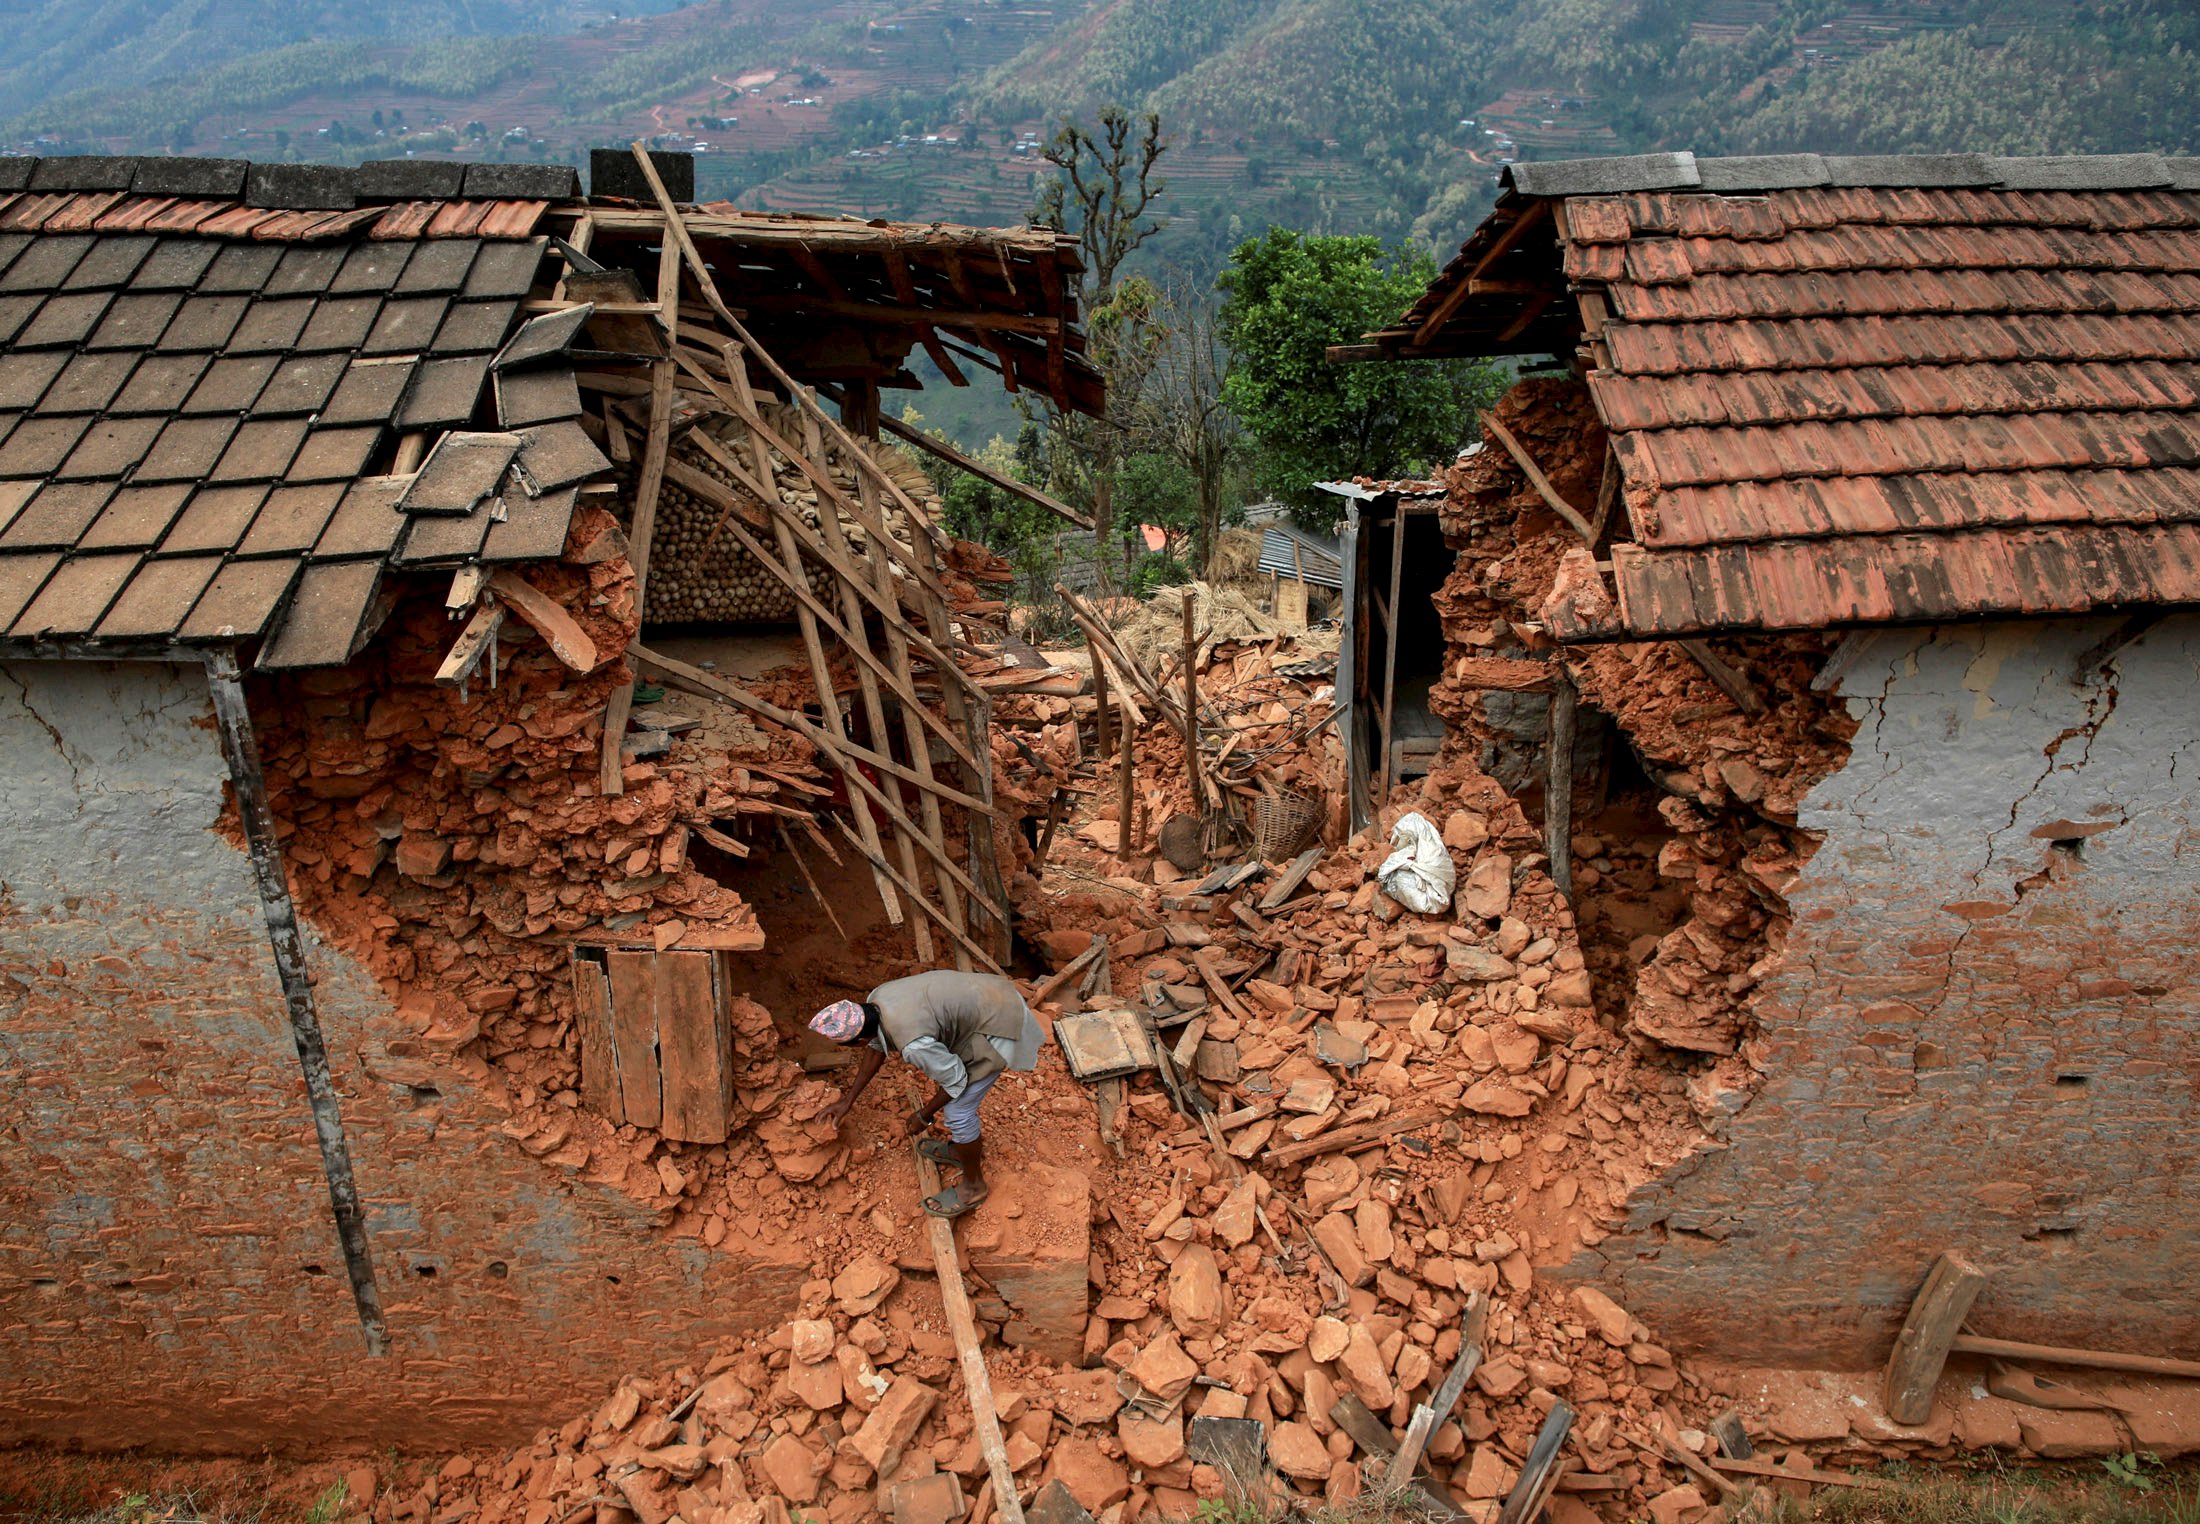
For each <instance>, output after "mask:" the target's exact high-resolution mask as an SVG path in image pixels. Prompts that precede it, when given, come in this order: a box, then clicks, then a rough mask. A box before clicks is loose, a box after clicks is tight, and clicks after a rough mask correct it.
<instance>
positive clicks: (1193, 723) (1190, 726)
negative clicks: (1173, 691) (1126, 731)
mask: <svg viewBox="0 0 2200 1524" xmlns="http://www.w3.org/2000/svg"><path fill="white" fill-rule="evenodd" d="M1195 612H1196V611H1195V610H1194V609H1193V607H1192V590H1191V589H1190V588H1189V587H1187V588H1185V589H1184V781H1185V783H1186V785H1188V786H1189V787H1190V789H1191V791H1192V813H1193V814H1195V815H1197V814H1201V813H1203V812H1204V811H1205V809H1206V804H1207V802H1206V800H1205V799H1203V798H1202V797H1201V789H1200V786H1199V670H1198V667H1199V664H1198V663H1197V662H1196V661H1195V660H1194V659H1193V658H1194V657H1196V656H1197V655H1198V654H1199V649H1198V647H1199V636H1198V635H1197V634H1196V633H1195V631H1194V627H1193V619H1194V616H1195Z"/></svg>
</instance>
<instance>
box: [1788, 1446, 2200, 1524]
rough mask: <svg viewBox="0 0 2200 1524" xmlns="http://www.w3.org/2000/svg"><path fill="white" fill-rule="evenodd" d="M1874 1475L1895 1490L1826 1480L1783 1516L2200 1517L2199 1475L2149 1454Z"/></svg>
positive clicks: (1970, 1520) (1991, 1522) (1816, 1519)
mask: <svg viewBox="0 0 2200 1524" xmlns="http://www.w3.org/2000/svg"><path fill="white" fill-rule="evenodd" d="M1877 1475H1879V1476H1881V1477H1883V1478H1885V1479H1886V1480H1888V1481H1891V1482H1893V1483H1894V1484H1895V1490H1894V1491H1892V1492H1865V1491H1860V1490H1855V1489H1851V1488H1846V1487H1826V1488H1822V1489H1820V1491H1819V1492H1818V1494H1817V1496H1815V1497H1813V1498H1812V1499H1811V1500H1810V1501H1809V1502H1808V1503H1788V1504H1784V1505H1783V1506H1782V1507H1781V1509H1780V1511H1779V1512H1778V1513H1777V1514H1776V1515H1775V1518H1776V1520H1777V1521H1778V1524H1806V1521H1808V1524H2200V1476H2196V1475H2195V1474H2194V1473H2193V1472H2191V1471H2178V1472H2169V1471H2165V1470H2164V1468H2163V1466H2162V1463H2161V1462H2160V1461H2159V1460H2157V1459H2155V1458H2154V1457H2153V1456H2150V1455H2121V1456H2115V1457H2112V1458H2110V1459H2108V1460H2106V1461H2098V1462H2095V1463H2093V1464H2092V1465H2090V1466H2087V1465H2072V1466H2069V1467H2065V1468H2056V1469H2042V1470H2030V1469H2027V1470H2002V1469H2000V1468H1998V1467H1997V1468H1993V1469H1990V1470H1978V1471H1931V1472H1918V1471H1907V1470H1905V1469H1903V1468H1899V1467H1897V1468H1891V1469H1889V1470H1887V1471H1883V1472H1879V1473H1877Z"/></svg>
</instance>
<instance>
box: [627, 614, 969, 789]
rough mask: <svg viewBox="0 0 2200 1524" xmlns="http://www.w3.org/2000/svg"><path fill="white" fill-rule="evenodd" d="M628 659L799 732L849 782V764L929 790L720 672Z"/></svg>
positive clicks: (669, 660)
mask: <svg viewBox="0 0 2200 1524" xmlns="http://www.w3.org/2000/svg"><path fill="white" fill-rule="evenodd" d="M626 654H627V655H628V657H629V658H631V659H632V660H634V661H638V662H640V663H641V664H642V665H643V666H645V667H649V668H651V669H653V670H655V671H656V672H657V673H659V674H660V675H662V676H663V677H665V678H667V679H668V680H670V681H671V682H672V683H673V684H675V685H676V686H678V687H681V688H685V689H687V690H688V691H689V692H690V693H699V694H701V695H703V696H704V697H705V698H721V699H724V700H725V701H726V702H727V703H729V704H732V705H733V706H734V707H735V708H737V709H744V710H746V711H748V712H749V713H750V714H753V715H756V716H758V717H760V718H762V719H766V720H769V721H771V722H772V723H773V724H774V725H779V726H783V727H785V728H786V729H788V730H791V731H793V732H794V733H795V734H796V735H799V736H801V737H803V738H804V739H805V740H807V741H809V742H810V743H811V744H812V745H814V746H815V747H817V749H818V750H819V751H822V752H824V753H825V754H826V755H827V757H828V758H830V759H831V760H832V762H833V764H834V766H836V767H839V768H840V769H841V776H842V777H843V778H846V777H847V776H848V769H847V768H846V766H845V765H844V760H843V759H844V758H845V759H848V760H853V761H859V762H866V763H869V764H870V765H871V766H872V767H875V768H877V769H878V770H879V771H880V772H882V773H887V774H890V775H891V776H893V777H896V778H899V779H901V780H902V781H903V782H905V783H914V784H916V785H918V786H919V787H920V788H921V787H922V786H923V785H924V778H923V776H922V775H921V774H919V773H917V772H916V771H915V770H914V769H912V768H907V767H904V766H902V765H901V764H900V763H899V762H896V761H895V760H894V759H893V758H892V757H889V756H886V755H884V754H883V753H881V752H877V751H874V750H872V749H871V748H870V747H868V746H859V745H857V744H856V743H855V742H853V741H850V740H848V739H847V738H846V737H842V738H841V739H840V740H839V741H837V742H836V741H835V740H834V739H833V738H832V737H831V736H829V735H827V734H826V733H825V732H824V731H823V730H820V729H819V728H818V727H817V726H815V725H812V724H811V723H810V722H809V721H808V720H806V719H804V718H803V717H802V716H801V715H799V714H795V713H793V712H791V711H789V710H785V709H782V708H780V707H779V706H778V705H777V704H774V703H772V702H771V701H770V700H768V699H761V698H758V697H757V696H756V695H755V694H753V693H751V692H749V691H748V690H747V689H746V688H743V687H741V686H739V685H738V684H735V683H731V682H728V681H727V680H726V679H725V678H722V677H720V676H718V674H716V673H715V672H705V671H704V670H703V669H702V668H700V667H692V666H689V665H688V664H687V663H686V662H684V661H681V660H679V659H678V658H677V657H672V656H666V655H664V654H663V653H662V652H659V651H652V650H651V649H649V647H647V646H645V645H643V644H642V643H641V642H640V641H634V642H632V643H630V644H629V645H628V646H627V648H626ZM865 781H866V782H867V781H868V780H865ZM856 786H857V787H858V788H859V789H860V788H862V786H863V785H862V784H861V783H859V784H857V785H856ZM933 788H934V789H935V790H936V791H937V792H938V794H939V795H940V797H941V798H943V799H945V800H947V801H949V802H950V803H952V804H959V805H961V806H962V807H963V808H964V809H966V810H968V809H974V810H979V811H982V812H984V813H985V814H988V815H992V814H996V813H998V812H997V811H996V810H995V809H994V808H993V806H992V805H991V804H989V803H987V802H986V801H985V800H983V799H979V798H977V797H976V796H974V795H971V794H966V793H964V792H962V791H961V790H960V789H956V788H951V787H949V786H948V785H947V784H945V783H935V784H934V785H933Z"/></svg>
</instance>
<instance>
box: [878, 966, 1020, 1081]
mask: <svg viewBox="0 0 2200 1524" xmlns="http://www.w3.org/2000/svg"><path fill="white" fill-rule="evenodd" d="M869 998H870V1003H871V1004H873V1005H875V1006H877V1007H878V1011H879V1029H878V1034H877V1036H875V1037H873V1038H872V1040H871V1045H872V1046H873V1047H875V1048H877V1049H878V1050H879V1051H880V1052H882V1053H899V1054H900V1055H901V1056H902V1057H903V1058H906V1059H908V1060H909V1062H911V1063H912V1064H915V1065H916V1066H917V1067H918V1068H919V1069H922V1070H923V1071H924V1072H925V1073H926V1074H927V1075H929V1076H931V1078H932V1080H933V1082H934V1083H935V1084H937V1085H938V1086H939V1087H940V1088H941V1089H942V1090H944V1091H946V1092H947V1094H948V1098H949V1099H951V1100H952V1099H954V1098H955V1097H957V1096H959V1095H961V1094H962V1093H963V1091H964V1090H966V1089H968V1088H969V1087H970V1086H971V1085H972V1084H975V1083H976V1082H977V1081H979V1080H982V1079H984V1078H986V1077H987V1076H988V1075H992V1074H998V1073H999V1072H1000V1071H1001V1070H1002V1069H1004V1068H1006V1069H1033V1068H1036V1067H1038V1063H1039V1047H1040V1044H1041V1043H1043V1042H1044V1041H1045V1040H1046V1035H1045V1034H1044V1033H1043V1032H1041V1031H1040V1030H1039V1023H1038V1021H1037V1020H1036V1019H1035V1018H1034V1017H1033V1016H1032V1014H1031V1009H1030V1007H1028V1006H1026V1005H1025V1004H1024V997H1023V992H1022V991H1021V990H1019V989H1017V988H1016V986H1015V985H1014V984H1013V983H1011V982H1010V981H1009V980H1006V979H1003V978H1001V977H1000V976H999V975H997V974H966V973H961V972H958V971H956V970H954V969H934V970H933V971H932V972H930V973H924V974H911V975H910V976H909V977H908V978H906V979H890V980H888V981H887V982H886V983H884V984H882V985H880V986H879V987H878V988H877V989H875V990H873V991H871V994H870V997H869Z"/></svg>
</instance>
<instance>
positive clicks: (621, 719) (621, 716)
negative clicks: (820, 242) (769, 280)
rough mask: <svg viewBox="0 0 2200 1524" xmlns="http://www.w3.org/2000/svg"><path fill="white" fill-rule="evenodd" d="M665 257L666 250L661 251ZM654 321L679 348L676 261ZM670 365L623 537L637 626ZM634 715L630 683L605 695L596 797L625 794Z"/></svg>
mask: <svg viewBox="0 0 2200 1524" xmlns="http://www.w3.org/2000/svg"><path fill="white" fill-rule="evenodd" d="M664 252H665V255H667V256H669V254H670V253H671V251H670V250H666V251H664ZM657 307H658V321H659V322H661V323H663V324H664V329H665V345H666V348H667V349H668V351H669V350H676V349H677V348H678V347H679V342H678V341H679V337H680V262H679V261H678V260H677V259H672V258H669V257H660V258H659V260H658V264H657ZM672 402H673V388H672V364H671V362H670V361H668V360H660V361H658V362H657V364H656V365H655V366H654V367H653V368H652V369H651V371H650V378H649V438H648V439H647V440H646V441H645V442H644V443H643V446H642V471H641V476H640V478H639V480H637V481H636V483H635V486H634V527H633V529H632V530H631V531H630V532H629V533H628V535H627V547H626V555H627V560H628V561H629V562H630V563H632V565H633V567H634V617H635V619H636V621H637V622H639V621H640V620H641V619H642V618H643V615H644V610H646V609H647V608H648V607H649V541H650V535H651V532H652V531H653V530H654V529H655V527H656V523H657V498H658V495H659V494H660V493H662V492H663V490H664V484H665V461H666V459H667V458H668V457H669V456H670V454H671V452H672ZM633 711H634V683H633V680H632V679H631V678H629V679H628V680H627V681H626V682H624V683H621V684H620V685H619V686H618V687H617V688H614V689H613V690H612V691H611V699H610V702H609V703H608V704H606V705H605V706H604V716H603V757H602V761H601V763H600V765H599V767H598V770H597V775H596V790H597V792H598V793H601V794H605V795H611V794H618V793H624V792H625V791H626V779H625V776H624V772H625V768H626V758H625V756H624V754H623V751H622V748H623V747H624V746H625V744H626V721H627V716H628V715H630V714H632V713H633Z"/></svg>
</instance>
